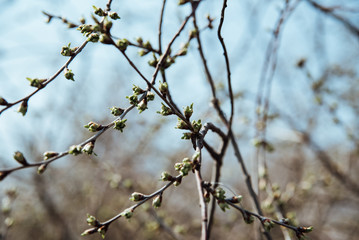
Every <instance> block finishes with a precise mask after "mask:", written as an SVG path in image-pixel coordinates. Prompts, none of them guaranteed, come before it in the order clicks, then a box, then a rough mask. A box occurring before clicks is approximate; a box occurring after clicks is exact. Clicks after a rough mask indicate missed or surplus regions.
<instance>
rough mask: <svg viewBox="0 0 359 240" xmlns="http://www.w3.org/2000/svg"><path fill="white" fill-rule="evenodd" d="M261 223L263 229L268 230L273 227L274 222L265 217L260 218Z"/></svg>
mask: <svg viewBox="0 0 359 240" xmlns="http://www.w3.org/2000/svg"><path fill="white" fill-rule="evenodd" d="M262 224H263V227H264V229H265V230H266V231H267V232H269V231H270V230H271V229H272V228H274V223H273V221H272V220H270V219H268V218H265V219H264V220H262Z"/></svg>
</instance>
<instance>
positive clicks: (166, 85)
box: [158, 82, 168, 94]
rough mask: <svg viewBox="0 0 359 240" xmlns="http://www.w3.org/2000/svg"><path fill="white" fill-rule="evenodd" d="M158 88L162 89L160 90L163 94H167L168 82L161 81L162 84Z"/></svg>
mask: <svg viewBox="0 0 359 240" xmlns="http://www.w3.org/2000/svg"><path fill="white" fill-rule="evenodd" d="M158 89H159V90H160V92H161V93H162V94H166V93H167V91H168V84H167V83H166V82H164V83H161V82H160V86H159V87H158Z"/></svg>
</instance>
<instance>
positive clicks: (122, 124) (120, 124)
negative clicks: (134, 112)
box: [113, 119, 127, 132]
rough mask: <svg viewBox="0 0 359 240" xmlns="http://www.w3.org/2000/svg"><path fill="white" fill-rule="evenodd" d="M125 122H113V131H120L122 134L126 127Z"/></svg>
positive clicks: (124, 120)
mask: <svg viewBox="0 0 359 240" xmlns="http://www.w3.org/2000/svg"><path fill="white" fill-rule="evenodd" d="M126 121H127V119H123V120H117V121H116V122H115V125H114V126H113V128H114V129H116V130H120V131H121V132H123V129H124V128H125V127H126V124H125V122H126Z"/></svg>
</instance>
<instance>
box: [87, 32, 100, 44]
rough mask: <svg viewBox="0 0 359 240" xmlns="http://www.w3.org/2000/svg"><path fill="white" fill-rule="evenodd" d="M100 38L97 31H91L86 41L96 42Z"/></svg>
mask: <svg viewBox="0 0 359 240" xmlns="http://www.w3.org/2000/svg"><path fill="white" fill-rule="evenodd" d="M99 39H100V35H99V34H98V33H91V34H90V36H89V37H88V38H87V41H88V42H98V40H99Z"/></svg>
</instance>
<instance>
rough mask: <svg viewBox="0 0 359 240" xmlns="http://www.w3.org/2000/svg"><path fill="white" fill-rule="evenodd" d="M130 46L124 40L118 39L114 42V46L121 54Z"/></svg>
mask: <svg viewBox="0 0 359 240" xmlns="http://www.w3.org/2000/svg"><path fill="white" fill-rule="evenodd" d="M129 44H130V42H129V41H128V40H127V39H126V38H123V39H118V40H117V42H116V46H117V47H118V49H120V50H121V51H122V52H124V51H126V49H127V47H128V45H129Z"/></svg>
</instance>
